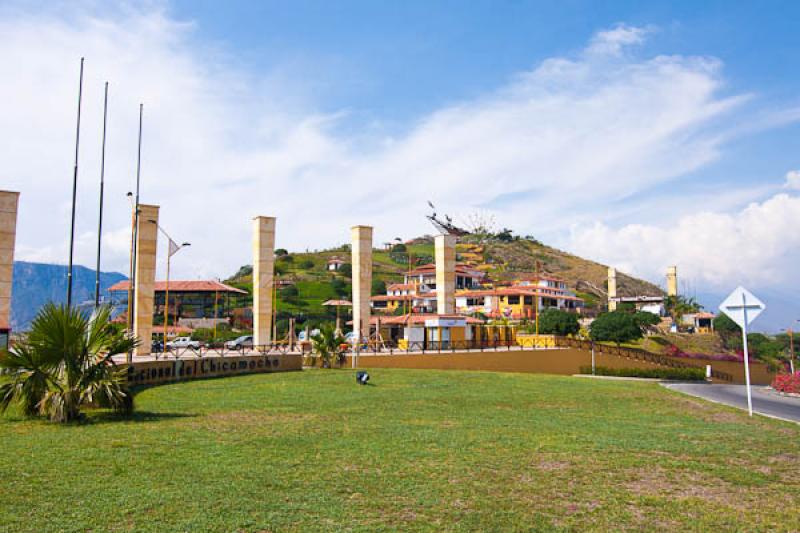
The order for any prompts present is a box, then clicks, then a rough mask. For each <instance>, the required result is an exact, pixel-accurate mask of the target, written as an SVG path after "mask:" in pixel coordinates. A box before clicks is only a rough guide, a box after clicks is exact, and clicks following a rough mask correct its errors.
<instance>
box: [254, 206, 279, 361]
mask: <svg viewBox="0 0 800 533" xmlns="http://www.w3.org/2000/svg"><path fill="white" fill-rule="evenodd" d="M274 270H275V217H255V218H254V219H253V344H254V345H255V346H262V345H265V344H269V343H270V342H272V291H273V274H274Z"/></svg>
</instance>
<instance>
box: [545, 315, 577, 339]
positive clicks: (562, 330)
mask: <svg viewBox="0 0 800 533" xmlns="http://www.w3.org/2000/svg"><path fill="white" fill-rule="evenodd" d="M579 330H580V325H579V324H578V315H576V314H575V313H570V312H569V311H562V310H560V309H546V310H544V311H542V312H541V313H539V333H542V334H545V335H561V336H566V335H575V334H576V333H578V331H579Z"/></svg>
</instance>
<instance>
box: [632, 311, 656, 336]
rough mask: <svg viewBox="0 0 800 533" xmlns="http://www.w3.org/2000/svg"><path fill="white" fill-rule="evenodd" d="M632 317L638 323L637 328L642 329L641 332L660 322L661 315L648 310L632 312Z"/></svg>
mask: <svg viewBox="0 0 800 533" xmlns="http://www.w3.org/2000/svg"><path fill="white" fill-rule="evenodd" d="M633 318H635V319H636V323H637V324H639V329H641V330H642V333H644V332H645V331H647V330H648V329H650V328H652V327H653V326H656V325H658V324H659V323H660V322H661V317H659V316H658V315H657V314H655V313H651V312H649V311H637V312H635V313H634V314H633Z"/></svg>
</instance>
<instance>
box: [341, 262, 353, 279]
mask: <svg viewBox="0 0 800 533" xmlns="http://www.w3.org/2000/svg"><path fill="white" fill-rule="evenodd" d="M339 274H341V275H342V276H344V277H346V278H352V277H353V265H351V264H350V263H345V264H343V265H342V266H340V267H339Z"/></svg>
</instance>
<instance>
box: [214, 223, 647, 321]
mask: <svg viewBox="0 0 800 533" xmlns="http://www.w3.org/2000/svg"><path fill="white" fill-rule="evenodd" d="M456 251H457V260H458V261H459V262H463V263H466V264H469V265H471V266H473V267H475V268H477V269H479V270H482V271H485V272H486V273H487V274H488V275H489V277H490V278H491V279H494V280H507V279H512V278H514V276H515V275H516V274H517V273H521V272H527V273H530V272H534V271H536V269H537V262H538V269H539V272H541V273H546V274H552V275H555V276H558V277H560V278H562V279H564V280H565V281H566V282H567V284H568V285H569V287H570V289H572V290H574V291H575V292H576V293H577V294H578V295H579V296H581V297H582V298H584V300H585V301H586V306H587V310H589V311H596V310H600V309H601V308H602V307H603V306H604V305H605V301H606V294H605V290H606V286H607V283H606V277H607V268H608V267H607V266H606V265H602V264H600V263H597V262H594V261H591V260H588V259H583V258H581V257H578V256H575V255H572V254H569V253H567V252H563V251H561V250H558V249H556V248H552V247H550V246H546V245H544V244H542V243H540V242H538V241H536V240H535V239H532V238H519V237H510V236H508V235H502V234H501V235H500V236H499V237H498V236H485V235H484V236H475V235H467V236H464V237H462V238H460V239H459V244H458V246H457V249H456ZM334 257H337V258H339V259H342V260H344V261H345V262H346V264H345V265H344V268H343V270H342V271H341V272H330V271H328V270H327V264H328V260H329V259H332V258H334ZM409 257H410V258H411V262H412V265H418V264H425V263H430V262H433V257H434V245H433V238H432V237H430V236H425V237H419V238H416V239H413V240H411V241H409V242H407V243H404V244H395V245H393V246H392V247H391V249H376V250H374V252H373V279H374V283H373V294H379V293H383V288H382V285H383V284H389V283H392V282H398V281H402V279H403V273H404V272H406V271H408V269H409ZM349 261H350V249H349V246H348V245H344V246H340V247H338V248H333V249H329V250H322V251H317V252H299V253H291V252H290V253H284V251H283V250H278V257H277V259H276V262H275V269H276V273H277V278H278V280H279V282H280V283H282V284H284V286H282V287H281V288H280V289H279V291H278V306H277V309H278V316H279V328H281V327H282V324H281V322H283V321H285V320H286V319H288V318H289V317H290V316H295V317H299V318H300V319H301V320H302V319H304V318H308V319H310V320H312V321H313V322H316V321H319V320H329V319H331V318H333V317H334V316H335V314H336V311H335V309H333V308H326V307H324V306H322V303H323V302H324V301H325V300H328V299H337V298H345V299H349V298H350V291H351V280H350V272H349V268H348V267H349ZM251 270H252V269H251V268H250V267H249V266H244V267H242V268H241V269H240V270H239V272H237V273H236V274H235V275H234V276H232V277H231V278H230V279H228V280H227V281H226V283H229V284H231V285H234V286H237V287H240V288H242V289H245V290H247V291H248V292H249V291H250V290H251V288H252V277H251ZM617 276H618V277H617V285H618V293H619V294H620V295H622V296H634V295H660V294H663V291H662V290H661V289H660V288H659V287H658V286H656V285H654V284H652V283H650V282H647V281H644V280H641V279H637V278H634V277H632V276H628V275H625V274H623V273H618V275H617ZM290 284H291V285H290Z"/></svg>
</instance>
